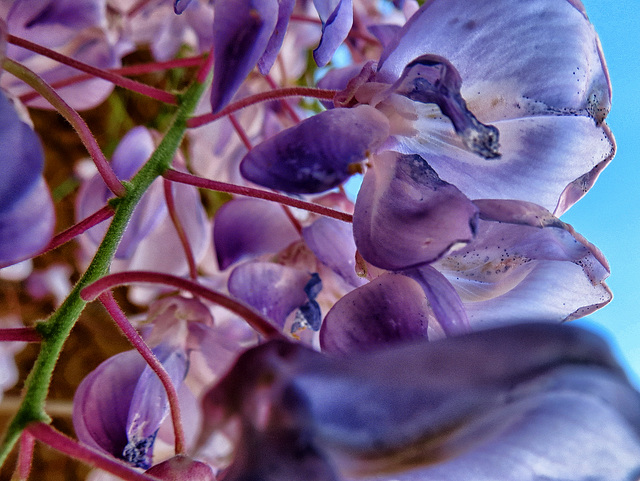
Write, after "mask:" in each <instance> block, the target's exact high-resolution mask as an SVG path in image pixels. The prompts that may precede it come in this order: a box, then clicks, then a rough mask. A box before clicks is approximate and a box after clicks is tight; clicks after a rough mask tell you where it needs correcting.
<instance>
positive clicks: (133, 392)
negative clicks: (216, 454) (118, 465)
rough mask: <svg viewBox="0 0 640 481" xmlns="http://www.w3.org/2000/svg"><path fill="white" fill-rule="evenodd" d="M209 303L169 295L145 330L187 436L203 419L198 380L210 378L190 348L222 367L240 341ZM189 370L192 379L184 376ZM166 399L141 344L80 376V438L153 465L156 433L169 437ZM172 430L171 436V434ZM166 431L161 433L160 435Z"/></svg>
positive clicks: (150, 315) (156, 305) (77, 408)
mask: <svg viewBox="0 0 640 481" xmlns="http://www.w3.org/2000/svg"><path fill="white" fill-rule="evenodd" d="M212 325H213V319H212V317H211V313H210V311H209V309H208V308H207V307H206V306H205V305H204V304H202V303H201V302H199V301H197V300H195V299H187V298H183V297H177V296H174V297H168V298H165V299H162V300H160V301H157V302H155V303H154V304H152V305H151V306H150V308H149V312H148V313H147V318H146V323H145V325H144V326H142V328H141V331H142V332H143V334H144V337H145V340H146V342H147V344H148V345H149V346H152V347H153V353H154V354H155V356H156V357H157V358H158V360H159V361H160V362H161V363H162V365H163V367H164V368H165V370H166V371H167V373H168V374H169V376H170V378H171V381H172V383H173V385H174V387H175V389H176V391H177V392H178V395H179V397H180V401H181V406H182V408H183V412H184V416H183V418H184V420H185V421H187V420H188V422H187V423H186V424H187V426H189V429H187V431H188V432H187V433H186V434H187V435H188V440H187V441H188V442H189V444H193V442H194V441H195V439H194V436H195V434H196V432H195V429H194V426H195V425H197V424H198V422H199V409H198V408H197V406H196V403H195V396H196V395H197V394H198V392H197V391H198V387H197V386H198V383H200V382H204V380H205V379H206V380H207V381H208V382H212V380H213V379H215V378H214V377H211V374H210V373H209V378H207V376H205V375H203V373H201V372H200V373H197V372H192V371H193V369H192V367H191V361H192V360H193V359H192V357H193V354H194V353H197V354H199V355H200V357H204V359H205V361H206V362H208V363H210V364H211V365H212V366H211V367H212V369H211V372H215V373H217V372H219V371H221V370H223V369H225V368H226V367H227V366H228V365H229V364H230V363H231V361H232V359H233V357H234V356H235V354H236V352H237V351H238V350H239V349H240V344H239V343H237V344H235V345H234V339H233V338H232V337H230V336H229V337H227V338H226V339H225V336H224V335H222V333H221V332H220V331H219V330H217V329H214V328H213V326H212ZM187 375H189V376H190V378H189V387H187V384H186V382H187V381H186V379H185V378H186V377H187ZM168 414H169V401H168V398H167V394H166V392H165V388H164V386H163V385H162V383H161V382H160V380H159V378H158V377H157V376H156V374H155V373H154V372H153V371H152V370H151V368H150V367H149V366H148V365H147V364H146V362H145V361H144V359H143V357H142V356H141V355H140V354H139V353H138V352H137V351H126V352H122V353H120V354H116V355H115V356H113V357H111V358H109V359H107V360H106V361H104V362H103V363H102V364H100V365H99V366H98V368H97V369H95V370H94V371H92V372H91V373H90V374H89V375H88V376H87V377H85V379H84V380H83V381H82V383H81V384H80V386H79V387H78V389H77V391H76V394H75V397H74V408H73V423H74V428H75V430H76V434H77V436H78V438H79V439H80V440H81V441H83V442H84V443H87V444H88V445H90V446H93V447H96V448H98V449H100V450H101V451H106V452H108V453H110V454H112V455H114V456H115V457H117V458H119V459H123V460H125V461H127V462H128V463H130V464H132V465H134V466H136V467H142V468H149V467H150V466H151V465H152V464H153V462H154V459H155V460H156V461H157V457H156V458H154V452H155V448H156V447H157V445H158V440H163V441H165V442H166V443H167V444H172V441H171V440H170V439H171V434H170V433H168V432H169V431H171V430H170V429H168V428H167V427H166V425H165V424H166V423H165V421H166V420H167V419H168ZM167 437H168V438H169V440H168V441H167V439H166V438H167ZM163 438H164V439H163Z"/></svg>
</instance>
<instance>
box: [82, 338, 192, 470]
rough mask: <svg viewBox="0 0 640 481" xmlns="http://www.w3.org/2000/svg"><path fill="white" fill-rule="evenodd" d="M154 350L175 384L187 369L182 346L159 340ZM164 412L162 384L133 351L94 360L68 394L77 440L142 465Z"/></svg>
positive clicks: (147, 460)
mask: <svg viewBox="0 0 640 481" xmlns="http://www.w3.org/2000/svg"><path fill="white" fill-rule="evenodd" d="M154 354H155V355H156V356H157V357H158V359H159V360H160V361H161V362H162V364H163V366H164V367H165V369H166V370H167V372H168V373H169V375H170V376H171V379H172V381H173V383H174V385H176V386H179V385H180V384H181V383H182V380H183V379H184V377H185V374H186V370H187V357H186V353H185V352H184V350H180V349H174V348H171V347H169V346H168V345H167V344H160V345H158V346H157V347H156V348H154ZM168 414H169V404H168V401H167V397H166V392H165V391H164V387H163V386H162V384H161V383H160V380H159V379H158V378H157V376H156V374H155V373H154V372H153V371H151V369H150V368H149V366H147V364H146V362H145V361H144V359H143V358H142V357H141V356H140V354H139V353H138V352H137V351H127V352H123V353H120V354H116V355H115V356H113V357H111V358H109V359H108V360H106V361H105V362H103V363H102V364H100V366H98V368H97V369H96V370H94V371H92V372H91V373H90V374H89V375H88V376H87V377H85V379H84V380H83V381H82V383H81V384H80V386H78V389H77V390H76V393H75V396H74V400H73V425H74V429H75V431H76V435H77V436H78V439H80V441H82V442H83V443H86V444H88V445H89V446H92V447H95V448H98V449H100V450H101V451H104V452H107V453H109V454H111V455H113V456H115V457H117V458H119V459H123V460H125V461H127V462H129V463H131V464H132V465H134V466H137V467H142V468H149V467H150V466H151V462H152V456H153V446H154V443H155V439H156V436H157V433H158V429H159V428H160V425H161V424H162V422H163V421H164V420H165V418H166V417H167V415H168Z"/></svg>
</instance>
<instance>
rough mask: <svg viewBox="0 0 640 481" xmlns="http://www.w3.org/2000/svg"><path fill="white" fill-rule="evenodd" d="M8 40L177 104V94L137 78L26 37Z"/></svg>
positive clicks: (163, 100)
mask: <svg viewBox="0 0 640 481" xmlns="http://www.w3.org/2000/svg"><path fill="white" fill-rule="evenodd" d="M7 41H8V42H9V43H12V44H13V45H16V46H18V47H22V48H26V49H27V50H31V51H32V52H35V53H37V54H40V55H43V56H45V57H48V58H50V59H52V60H55V61H56V62H60V63H62V64H64V65H68V66H69V67H73V68H75V69H77V70H80V71H82V72H85V73H88V74H90V75H92V76H93V77H98V78H101V79H104V80H107V81H109V82H111V83H112V84H114V85H117V86H119V87H122V88H125V89H127V90H131V91H132V92H137V93H139V94H142V95H146V96H147V97H151V98H152V99H155V100H159V101H160V102H164V103H166V104H171V105H177V102H176V96H175V95H173V94H171V93H169V92H165V91H164V90H160V89H157V88H155V87H150V86H149V85H145V84H143V83H140V82H136V81H135V80H131V79H128V78H126V77H123V76H122V75H117V74H115V73H113V72H110V71H109V70H104V69H101V68H98V67H94V66H93V65H88V64H86V63H83V62H80V61H78V60H75V59H73V58H71V57H67V56H66V55H62V54H60V53H58V52H56V51H55V50H50V49H48V48H46V47H43V46H41V45H38V44H36V43H33V42H30V41H29V40H26V39H24V38H20V37H16V36H15V35H11V34H9V35H7Z"/></svg>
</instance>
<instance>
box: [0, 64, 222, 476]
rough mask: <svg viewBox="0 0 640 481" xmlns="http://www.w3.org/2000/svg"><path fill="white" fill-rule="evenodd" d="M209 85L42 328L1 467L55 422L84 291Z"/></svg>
mask: <svg viewBox="0 0 640 481" xmlns="http://www.w3.org/2000/svg"><path fill="white" fill-rule="evenodd" d="M209 80H210V76H209V77H208V78H207V81H209ZM206 83H207V82H204V83H200V82H194V83H193V84H192V86H191V87H190V88H189V90H188V91H187V92H186V93H185V94H184V95H182V96H180V98H179V100H180V107H179V108H178V110H177V112H176V115H175V118H174V121H173V124H172V125H171V127H170V128H169V130H168V131H167V133H166V135H165V136H164V138H163V139H162V141H161V142H160V145H159V146H158V148H157V149H156V150H155V152H154V153H153V155H152V156H151V158H150V159H149V160H148V161H147V163H146V164H145V165H144V166H143V167H142V169H140V171H139V172H138V173H137V174H136V176H135V177H134V178H133V179H132V180H131V182H129V183H127V185H126V194H125V195H124V196H123V197H121V198H118V199H115V200H114V202H113V204H114V208H115V214H114V216H113V220H112V221H111V225H110V226H109V229H108V230H107V233H106V234H105V236H104V239H103V240H102V243H101V244H100V246H99V247H98V250H97V251H96V254H95V256H94V258H93V260H92V261H91V264H90V265H89V267H88V268H87V270H86V272H85V273H84V275H83V276H82V277H81V278H80V280H79V281H78V283H77V284H76V285H75V287H74V288H73V290H72V291H71V293H70V294H69V296H68V297H67V299H66V300H65V301H64V303H63V304H62V305H61V306H60V308H59V309H58V310H57V311H56V312H55V313H54V314H53V315H52V316H51V317H50V318H49V319H48V320H47V321H46V322H42V323H40V324H39V325H38V326H37V329H38V332H39V333H40V335H41V336H42V343H41V350H40V353H39V355H38V358H37V359H36V362H35V363H34V366H33V368H32V370H31V372H30V374H29V376H28V377H27V379H26V381H25V388H24V397H23V400H22V403H21V405H20V407H19V408H18V411H17V413H16V415H15V416H14V418H13V419H12V421H11V423H10V424H9V427H8V429H7V432H6V434H5V438H4V439H3V441H2V444H1V445H0V465H2V464H3V463H4V461H5V460H6V458H7V456H8V455H9V453H10V451H11V450H12V449H13V446H14V445H15V443H16V442H17V441H18V439H19V437H20V434H21V433H22V431H24V429H25V427H26V426H27V425H28V424H29V423H32V422H36V421H43V422H49V421H50V418H49V416H48V415H47V414H46V413H45V411H44V403H45V401H46V398H47V395H48V392H49V386H50V383H51V376H52V375H53V370H54V368H55V365H56V362H57V360H58V358H59V356H60V352H61V351H62V347H63V346H64V343H65V341H66V340H67V338H68V336H69V333H70V332H71V329H72V328H73V326H74V325H75V323H76V321H77V320H78V318H79V316H80V313H81V312H82V310H83V309H84V306H85V305H86V301H84V300H83V299H82V298H81V297H80V291H81V290H82V289H83V288H84V287H85V286H87V285H89V284H91V283H93V282H95V281H96V280H98V279H99V278H100V277H102V276H104V275H105V274H106V273H107V272H108V271H109V266H110V264H111V261H112V259H113V257H114V255H115V252H116V249H117V248H118V245H119V243H120V240H121V239H122V235H123V233H124V230H125V228H126V226H127V224H128V222H129V219H130V218H131V214H132V212H133V209H134V208H135V207H136V205H137V204H138V202H139V201H140V198H141V197H142V195H143V194H144V192H145V191H146V190H147V188H148V187H149V185H151V183H152V182H153V181H154V179H155V178H156V177H158V176H159V175H162V174H163V173H164V172H165V171H166V170H167V169H168V168H169V166H170V165H171V162H172V160H173V157H174V155H175V153H176V151H177V150H178V147H179V146H180V143H181V142H182V138H183V136H184V133H185V131H186V128H187V119H188V118H189V116H190V115H191V114H192V112H193V111H194V109H195V107H196V105H197V103H198V101H199V99H200V97H201V96H202V93H203V91H204V89H205V86H206Z"/></svg>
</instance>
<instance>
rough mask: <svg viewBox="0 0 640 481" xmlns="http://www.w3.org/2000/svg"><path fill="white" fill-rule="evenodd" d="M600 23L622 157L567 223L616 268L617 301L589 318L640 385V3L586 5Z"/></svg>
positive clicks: (598, 0)
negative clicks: (612, 345) (638, 283)
mask: <svg viewBox="0 0 640 481" xmlns="http://www.w3.org/2000/svg"><path fill="white" fill-rule="evenodd" d="M582 1H583V3H584V5H585V7H586V9H587V14H588V15H589V19H590V20H591V22H592V23H593V24H594V25H595V27H596V31H597V32H598V34H599V36H600V41H601V43H602V48H603V50H604V54H605V58H606V61H607V66H608V67H609V74H610V76H611V82H612V84H613V102H612V109H611V113H610V114H609V117H608V118H607V122H608V124H609V126H610V127H611V130H612V131H613V134H614V135H615V138H616V142H617V145H618V153H617V154H616V157H615V158H614V160H613V162H612V163H611V164H610V165H609V166H608V167H607V168H606V169H605V170H604V172H603V173H602V174H601V175H600V178H599V179H598V181H597V182H596V184H595V186H594V187H593V189H592V190H591V191H590V192H589V193H588V194H587V195H586V196H585V197H584V198H583V199H582V200H580V202H578V204H576V205H575V206H574V207H573V208H572V209H571V210H570V211H569V212H567V213H566V214H565V215H564V216H563V217H562V219H563V220H564V221H565V222H568V223H570V224H572V225H573V226H574V227H575V228H576V230H577V231H578V232H580V233H581V234H583V235H584V236H585V237H586V238H587V239H589V240H590V241H591V242H593V243H594V244H595V245H597V246H598V247H599V248H600V249H601V250H602V252H603V253H604V254H605V256H606V257H607V259H608V260H609V263H610V264H611V277H610V278H609V280H608V282H607V284H608V285H609V287H610V288H611V290H612V291H613V295H614V298H613V301H612V302H611V303H610V304H609V305H608V306H606V307H604V308H603V309H601V310H600V311H598V312H596V313H594V314H593V315H591V316H589V318H587V319H585V320H580V321H576V322H578V323H580V324H584V325H587V326H589V327H591V328H593V329H595V330H597V331H598V332H601V333H604V334H605V335H606V336H607V337H608V338H609V339H610V341H611V342H612V343H613V344H614V346H615V347H616V349H617V350H618V353H619V355H620V357H621V359H622V362H623V363H625V364H626V365H627V367H628V370H629V373H630V376H631V377H632V379H633V381H634V382H635V384H636V386H638V387H640V316H639V312H638V311H639V310H640V290H639V289H638V288H637V287H636V281H637V280H638V278H639V275H640V186H639V182H640V0H582Z"/></svg>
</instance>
